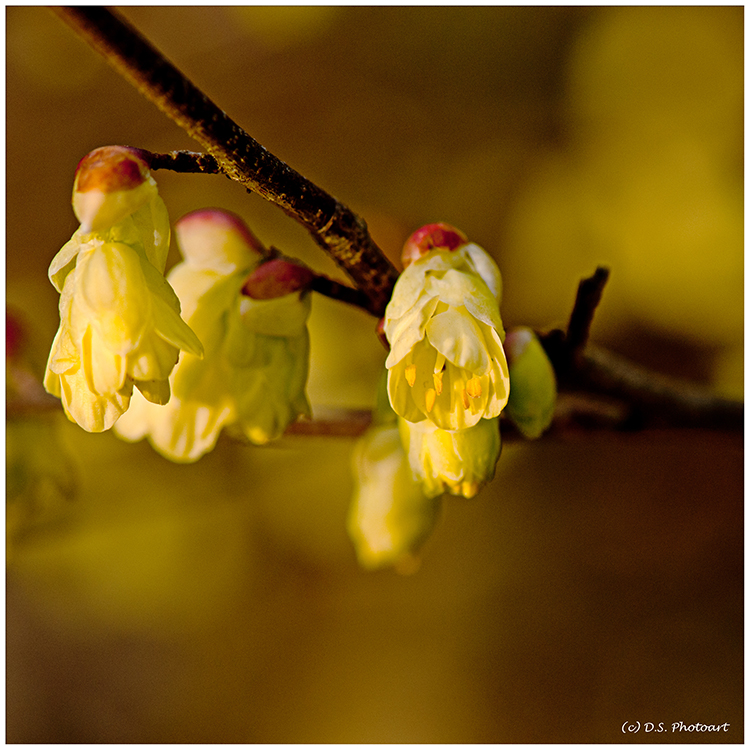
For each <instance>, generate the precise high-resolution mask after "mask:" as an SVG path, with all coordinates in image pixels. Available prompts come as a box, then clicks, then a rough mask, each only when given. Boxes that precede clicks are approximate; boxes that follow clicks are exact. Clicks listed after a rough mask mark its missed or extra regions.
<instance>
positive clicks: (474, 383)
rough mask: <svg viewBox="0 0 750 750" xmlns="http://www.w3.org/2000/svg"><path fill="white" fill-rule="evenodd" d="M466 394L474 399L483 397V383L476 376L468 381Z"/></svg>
mask: <svg viewBox="0 0 750 750" xmlns="http://www.w3.org/2000/svg"><path fill="white" fill-rule="evenodd" d="M466 392H467V393H468V394H469V395H470V396H471V397H472V398H479V397H480V396H481V395H482V383H481V382H480V380H479V378H478V377H477V376H476V375H475V376H474V377H473V378H470V379H469V380H468V381H467V383H466Z"/></svg>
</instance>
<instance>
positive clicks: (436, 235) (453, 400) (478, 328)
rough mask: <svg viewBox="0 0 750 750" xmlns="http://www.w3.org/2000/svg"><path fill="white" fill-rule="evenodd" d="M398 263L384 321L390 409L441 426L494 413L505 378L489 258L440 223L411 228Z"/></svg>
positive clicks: (496, 280) (502, 398)
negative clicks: (401, 268)
mask: <svg viewBox="0 0 750 750" xmlns="http://www.w3.org/2000/svg"><path fill="white" fill-rule="evenodd" d="M404 262H405V263H408V265H407V266H406V268H405V270H404V271H403V273H402V274H401V276H400V277H399V279H398V281H397V282H396V286H395V288H394V290H393V296H392V298H391V301H390V303H389V304H388V307H387V308H386V312H385V323H384V329H385V335H386V337H387V339H388V342H389V343H390V346H391V351H390V354H389V355H388V359H387V360H386V367H387V368H388V395H389V398H390V401H391V404H392V406H393V409H394V411H395V412H396V413H397V414H398V415H399V416H401V417H403V418H404V419H406V420H407V421H409V422H420V421H422V420H424V419H428V420H430V421H431V422H433V423H434V424H435V425H436V426H437V427H440V428H441V429H444V430H458V429H465V428H467V427H472V426H473V425H475V424H477V422H479V420H480V419H482V418H485V419H493V418H495V417H497V416H499V415H500V412H501V411H502V409H503V407H504V406H505V404H506V402H507V400H508V392H509V377H508V365H507V362H506V359H505V353H504V351H503V345H502V339H503V336H504V330H503V325H502V320H501V318H500V311H499V298H500V293H501V282H500V273H499V271H498V269H497V266H496V264H495V263H494V261H493V260H492V258H491V257H490V256H489V255H488V254H487V253H486V252H485V251H484V250H482V248H480V247H479V246H478V245H475V244H474V243H469V242H468V241H467V240H466V238H465V237H464V235H462V234H461V233H460V232H458V231H457V230H455V229H453V228H452V227H450V226H448V225H446V224H437V225H428V226H426V227H423V228H422V229H420V230H419V231H418V232H415V234H414V235H412V237H411V238H410V239H409V241H407V243H406V246H405V248H404Z"/></svg>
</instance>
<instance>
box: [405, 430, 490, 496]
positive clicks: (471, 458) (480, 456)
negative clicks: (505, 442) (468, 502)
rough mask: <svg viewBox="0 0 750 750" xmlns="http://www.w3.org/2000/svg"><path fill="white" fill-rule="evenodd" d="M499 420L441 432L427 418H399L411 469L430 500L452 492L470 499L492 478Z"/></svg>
mask: <svg viewBox="0 0 750 750" xmlns="http://www.w3.org/2000/svg"><path fill="white" fill-rule="evenodd" d="M499 421H500V418H499V417H495V418H494V419H480V420H479V422H477V423H476V424H475V425H474V426H473V427H467V428H466V429H463V430H441V429H440V428H439V427H437V426H436V425H435V424H433V423H432V422H430V421H429V420H427V419H424V420H422V421H421V422H407V421H406V420H405V419H401V418H399V420H398V424H399V431H400V434H401V441H402V443H403V445H404V448H405V449H406V453H407V455H408V458H409V466H410V467H411V470H412V473H413V474H414V476H415V477H416V478H417V479H418V480H419V481H420V482H421V483H422V490H423V491H424V493H425V494H426V495H427V496H428V497H435V496H436V495H440V494H441V493H443V492H449V493H450V494H452V495H461V496H463V497H466V498H471V497H474V496H475V495H476V494H477V492H479V490H480V489H481V487H482V486H483V485H484V484H485V483H487V482H489V481H490V480H491V479H492V477H493V476H494V475H495V464H497V460H498V458H499V457H500V424H499Z"/></svg>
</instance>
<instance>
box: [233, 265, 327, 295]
mask: <svg viewBox="0 0 750 750" xmlns="http://www.w3.org/2000/svg"><path fill="white" fill-rule="evenodd" d="M313 277H314V274H313V272H312V271H311V270H310V269H309V268H307V267H306V266H303V265H300V264H298V263H292V262H291V261H288V260H284V259H283V258H274V259H273V260H269V261H268V262H267V263H261V265H259V266H258V267H257V268H256V269H255V270H254V271H253V272H252V273H251V274H250V276H248V278H247V281H246V282H245V285H244V286H243V287H242V293H243V294H244V295H246V296H247V297H251V298H252V299H275V298H276V297H283V296H284V295H286V294H291V293H292V292H296V291H298V290H300V289H307V288H309V286H310V284H311V283H312V280H313Z"/></svg>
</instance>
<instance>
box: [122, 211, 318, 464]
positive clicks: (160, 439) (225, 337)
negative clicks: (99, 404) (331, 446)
mask: <svg viewBox="0 0 750 750" xmlns="http://www.w3.org/2000/svg"><path fill="white" fill-rule="evenodd" d="M175 233H176V235H177V239H178V243H179V245H180V248H181V250H182V253H183V256H184V262H182V263H180V264H178V265H177V266H175V267H174V268H173V269H172V271H171V272H170V274H169V281H170V283H171V284H172V285H173V287H174V289H175V290H176V292H177V294H178V295H179V298H180V300H181V302H182V309H183V313H184V315H185V318H186V320H187V321H188V322H189V323H190V325H191V327H192V328H193V329H194V330H195V331H196V332H197V334H198V335H199V336H200V338H201V340H202V341H203V345H204V349H205V355H204V358H203V359H202V360H201V359H198V358H197V357H193V356H189V355H188V356H185V357H183V358H182V359H181V360H180V362H179V364H178V365H177V367H176V368H175V370H174V372H173V373H172V376H171V378H170V382H171V390H172V398H171V400H170V402H169V403H168V404H167V405H166V406H162V407H155V406H153V405H152V404H149V403H147V402H146V401H145V400H144V399H137V401H136V399H134V402H133V405H132V406H131V410H130V411H129V412H128V414H127V415H126V416H125V417H124V418H123V419H121V420H120V421H119V422H118V424H117V427H116V433H117V434H118V435H119V436H120V437H122V438H124V439H126V440H140V439H142V438H144V437H147V438H148V440H149V442H150V443H151V444H152V445H153V447H154V448H155V449H156V450H157V451H159V452H160V453H161V454H162V455H164V456H165V457H167V458H169V459H171V460H173V461H182V462H190V461H196V460H197V459H199V458H200V457H201V456H203V455H204V454H205V453H207V452H208V451H210V450H213V448H214V446H215V444H216V441H217V439H218V437H219V434H220V432H221V430H222V429H223V428H225V427H226V428H232V429H235V430H237V431H240V432H241V433H243V434H244V435H245V436H246V437H247V438H248V439H250V440H251V441H252V442H254V443H257V444H262V443H265V442H268V441H269V440H273V439H275V438H277V437H279V436H280V435H281V434H282V433H283V431H284V430H285V429H286V427H287V426H288V425H289V424H290V423H291V422H292V421H294V420H295V419H297V418H298V417H299V416H300V415H305V416H309V415H310V406H309V402H308V400H307V396H306V395H305V386H306V383H307V371H308V365H309V335H308V332H307V318H308V316H309V313H310V295H309V293H308V286H309V282H310V279H311V274H310V272H309V271H308V270H307V269H306V268H303V267H302V266H299V265H296V264H293V263H290V262H288V261H284V260H282V259H278V258H277V259H273V260H270V261H267V262H265V263H262V264H260V265H259V263H260V262H261V261H262V260H263V257H264V253H265V252H266V251H265V249H264V248H263V246H262V244H261V243H260V241H259V240H258V239H257V238H256V237H255V236H254V235H253V234H252V233H251V232H250V230H249V229H248V228H247V226H246V225H245V224H244V222H243V221H242V220H241V219H240V218H239V217H237V216H235V215H234V214H230V213H228V212H223V211H219V210H216V209H205V210H201V211H196V212H193V213H192V214H189V215H187V216H185V217H183V218H182V219H181V220H180V221H178V222H177V224H176V225H175Z"/></svg>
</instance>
